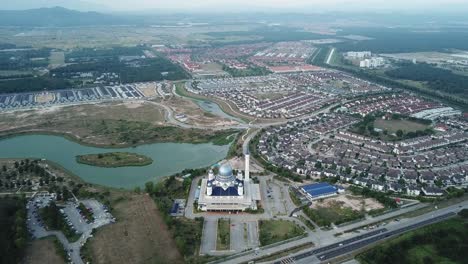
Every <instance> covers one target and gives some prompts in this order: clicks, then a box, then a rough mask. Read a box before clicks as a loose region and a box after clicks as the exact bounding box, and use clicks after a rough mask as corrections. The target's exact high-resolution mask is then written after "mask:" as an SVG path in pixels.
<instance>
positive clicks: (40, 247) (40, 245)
mask: <svg viewBox="0 0 468 264" xmlns="http://www.w3.org/2000/svg"><path fill="white" fill-rule="evenodd" d="M22 263H24V264H42V263H47V264H65V260H64V259H63V256H60V255H59V254H58V253H57V249H56V246H55V244H54V241H53V238H47V239H41V240H35V241H33V242H31V243H30V244H29V245H28V247H27V248H26V253H25V258H24V261H23V262H22Z"/></svg>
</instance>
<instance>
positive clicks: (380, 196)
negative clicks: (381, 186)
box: [348, 186, 398, 208]
mask: <svg viewBox="0 0 468 264" xmlns="http://www.w3.org/2000/svg"><path fill="white" fill-rule="evenodd" d="M348 190H349V191H351V192H352V193H353V194H354V195H362V196H364V197H368V198H374V199H376V200H377V201H378V202H379V203H381V204H383V205H384V206H385V207H386V208H397V207H398V205H397V203H396V202H395V199H393V198H391V197H389V196H388V194H385V193H382V192H376V191H372V190H371V189H369V188H367V187H366V188H360V187H357V186H349V187H348Z"/></svg>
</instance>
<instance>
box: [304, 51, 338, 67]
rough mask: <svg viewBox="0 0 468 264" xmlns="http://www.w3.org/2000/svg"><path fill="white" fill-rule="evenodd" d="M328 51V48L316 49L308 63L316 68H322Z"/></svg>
mask: <svg viewBox="0 0 468 264" xmlns="http://www.w3.org/2000/svg"><path fill="white" fill-rule="evenodd" d="M330 51H331V49H330V48H329V47H320V48H318V49H317V51H316V52H315V53H314V54H313V55H312V56H311V57H310V58H309V61H308V63H309V64H313V65H317V66H323V65H324V64H325V60H326V59H327V57H328V54H329V53H330ZM335 52H336V51H335Z"/></svg>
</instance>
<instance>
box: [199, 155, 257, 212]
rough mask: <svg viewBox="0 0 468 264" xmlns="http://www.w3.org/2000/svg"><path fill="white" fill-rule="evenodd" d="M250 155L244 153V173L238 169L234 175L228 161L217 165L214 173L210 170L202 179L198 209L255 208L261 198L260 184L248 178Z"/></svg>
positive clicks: (235, 209) (231, 209)
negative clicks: (216, 171) (217, 167)
mask: <svg viewBox="0 0 468 264" xmlns="http://www.w3.org/2000/svg"><path fill="white" fill-rule="evenodd" d="M249 162H250V155H249V154H245V171H244V175H242V172H241V171H239V172H238V173H237V175H234V173H233V171H232V167H231V165H230V164H229V163H225V164H223V165H222V166H220V167H219V171H218V173H217V174H216V175H215V173H214V172H213V170H210V171H209V173H208V177H207V178H205V179H203V180H202V182H201V186H200V196H199V198H198V209H199V210H202V211H245V210H246V209H252V210H257V201H260V200H261V196H260V186H259V185H258V184H255V183H253V182H252V181H251V180H250V171H249Z"/></svg>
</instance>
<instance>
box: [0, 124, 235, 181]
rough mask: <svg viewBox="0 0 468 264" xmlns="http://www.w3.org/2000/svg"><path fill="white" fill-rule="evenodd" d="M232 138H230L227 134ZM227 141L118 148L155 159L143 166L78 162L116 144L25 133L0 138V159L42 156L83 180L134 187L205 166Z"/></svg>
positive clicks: (221, 153)
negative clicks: (101, 144) (89, 143)
mask: <svg viewBox="0 0 468 264" xmlns="http://www.w3.org/2000/svg"><path fill="white" fill-rule="evenodd" d="M229 139H230V141H232V138H229ZM229 147H230V144H227V145H223V146H217V145H214V144H213V143H204V144H190V143H153V144H145V145H140V146H137V147H132V148H121V149H119V150H118V151H120V152H130V153H136V154H138V155H144V156H147V157H149V158H151V160H153V161H157V163H154V162H152V163H151V164H149V165H146V166H124V167H96V166H90V165H85V164H81V163H78V162H77V160H76V156H78V155H86V154H96V155H97V154H99V153H109V152H113V150H114V149H115V148H107V149H106V148H102V147H97V148H96V147H90V146H85V145H82V144H81V142H76V141H73V140H70V139H69V138H68V137H64V136H61V135H51V134H40V133H28V134H21V135H14V136H13V135H10V136H9V137H2V139H1V140H0V159H2V158H4V159H21V158H29V159H42V160H46V161H50V162H53V163H54V164H57V165H58V166H60V167H61V168H63V169H64V170H66V171H68V172H70V174H73V175H76V176H78V177H79V178H80V179H82V180H83V181H84V182H87V183H90V184H97V185H101V186H106V187H111V188H117V189H119V188H124V189H133V188H135V187H142V186H144V184H145V183H146V182H148V181H159V180H161V179H163V178H164V177H167V176H170V175H173V174H175V173H178V172H180V171H183V170H184V169H197V168H204V167H207V166H210V165H212V164H215V163H217V162H219V161H220V160H222V159H224V158H225V157H226V156H227V153H228V151H229Z"/></svg>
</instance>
